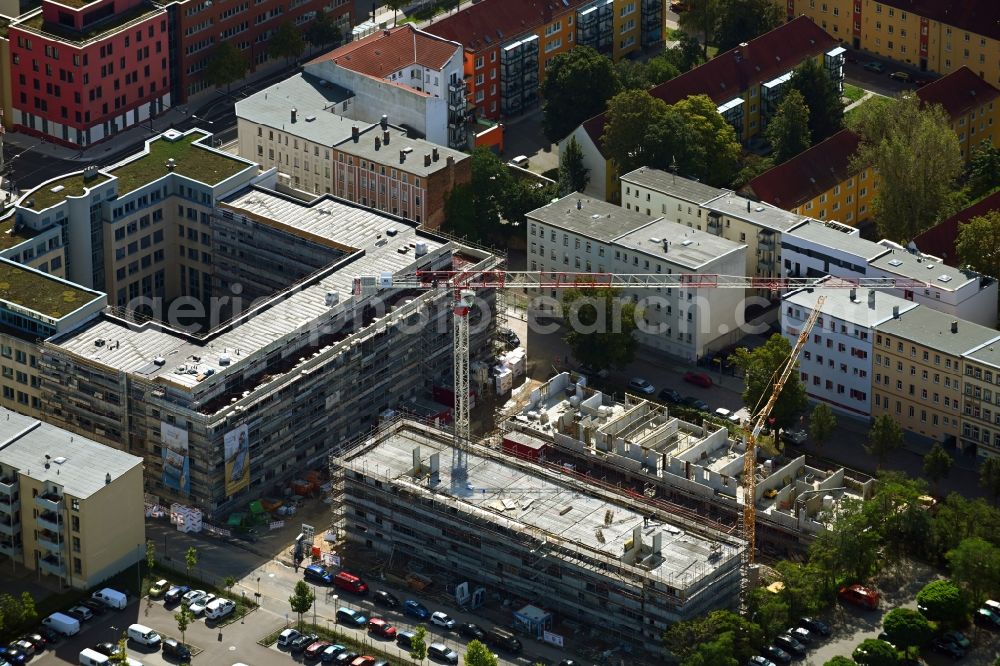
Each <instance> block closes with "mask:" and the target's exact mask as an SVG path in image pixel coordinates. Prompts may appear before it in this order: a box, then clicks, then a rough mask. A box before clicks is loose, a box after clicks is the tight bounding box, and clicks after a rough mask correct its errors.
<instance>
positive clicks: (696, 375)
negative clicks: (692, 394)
mask: <svg viewBox="0 0 1000 666" xmlns="http://www.w3.org/2000/svg"><path fill="white" fill-rule="evenodd" d="M684 381H686V382H687V383H689V384H694V385H695V386H700V387H702V388H712V378H711V377H709V376H708V375H706V374H705V373H704V372H685V373H684Z"/></svg>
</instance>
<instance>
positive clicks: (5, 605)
mask: <svg viewBox="0 0 1000 666" xmlns="http://www.w3.org/2000/svg"><path fill="white" fill-rule="evenodd" d="M0 615H3V619H4V626H5V627H7V628H8V629H17V628H18V627H20V626H21V624H22V620H21V618H22V610H21V605H20V604H19V603H18V601H17V599H15V598H14V597H13V595H11V594H9V593H7V592H4V593H3V594H0Z"/></svg>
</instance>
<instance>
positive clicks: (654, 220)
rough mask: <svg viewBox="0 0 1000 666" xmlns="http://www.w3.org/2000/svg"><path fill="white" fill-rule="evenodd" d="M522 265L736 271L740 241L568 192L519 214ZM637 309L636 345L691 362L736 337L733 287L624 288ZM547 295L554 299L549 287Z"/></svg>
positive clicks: (738, 299) (737, 302)
mask: <svg viewBox="0 0 1000 666" xmlns="http://www.w3.org/2000/svg"><path fill="white" fill-rule="evenodd" d="M527 217H528V224H527V248H528V268H529V269H530V270H533V271H535V270H537V271H542V272H583V273H593V272H596V273H619V274H627V273H650V274H666V275H670V274H672V273H713V274H720V275H740V274H742V270H743V267H744V264H745V254H746V245H745V244H740V243H735V242H732V241H728V240H726V239H724V238H720V237H718V236H715V235H713V234H709V233H706V232H704V231H698V230H696V229H693V228H689V227H686V226H682V225H678V224H677V223H675V222H672V221H669V220H666V219H664V218H661V217H651V216H648V215H645V214H644V213H641V212H638V211H633V210H627V209H623V208H621V207H619V206H616V205H614V204H611V203H607V202H605V201H601V200H597V199H591V198H586V197H585V196H584V195H582V194H570V195H568V196H566V197H563V198H562V199H559V200H558V201H555V202H553V203H550V204H548V205H547V206H543V207H542V208H539V209H537V210H534V211H532V212H530V213H528V215H527ZM625 293H626V295H628V296H631V297H632V298H633V300H635V301H636V303H637V304H639V305H640V306H641V307H642V310H643V313H644V317H643V323H642V324H641V326H640V331H639V332H638V333H637V338H638V339H639V341H640V343H642V344H643V345H646V346H648V347H650V348H653V349H657V350H659V351H662V352H664V353H666V354H669V355H671V356H675V357H678V358H683V359H685V360H688V361H694V360H696V359H697V358H699V357H701V356H704V355H705V354H706V353H708V352H709V351H712V350H714V349H719V348H722V347H725V346H726V345H728V344H730V343H732V342H735V341H736V340H737V339H739V337H740V336H741V332H740V326H741V324H742V322H743V313H744V310H745V304H744V293H743V291H741V290H739V289H709V288H694V289H671V288H666V287H664V288H650V289H637V290H630V291H626V292H625ZM548 295H549V296H551V297H553V298H559V297H560V294H558V293H557V292H556V291H555V290H552V291H551V292H550V293H549V294H548Z"/></svg>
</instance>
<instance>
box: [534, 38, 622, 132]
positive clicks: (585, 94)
mask: <svg viewBox="0 0 1000 666" xmlns="http://www.w3.org/2000/svg"><path fill="white" fill-rule="evenodd" d="M620 90H621V84H620V83H619V81H618V77H617V76H616V74H615V68H614V65H613V64H612V63H611V60H609V59H608V58H605V57H604V56H603V55H601V54H600V53H598V52H597V51H595V50H594V49H592V48H591V47H589V46H578V47H576V48H574V49H572V50H571V51H567V52H565V53H560V54H559V55H557V56H555V57H554V58H552V59H551V60H550V61H549V64H548V66H547V67H546V69H545V79H544V81H542V86H541V93H542V97H543V98H544V100H545V101H544V102H543V104H542V114H543V115H542V130H543V131H544V133H545V136H546V137H547V138H548V139H549V140H550V141H559V140H561V139H562V138H563V137H565V136H566V135H567V134H569V133H570V132H572V131H573V130H574V129H575V128H576V127H577V125H579V124H580V123H582V122H583V121H584V120H586V119H588V118H591V117H593V116H596V115H597V114H599V113H600V112H602V111H604V107H605V106H606V104H607V101H608V100H609V99H611V98H612V97H614V96H615V95H616V94H618V92H619V91H620Z"/></svg>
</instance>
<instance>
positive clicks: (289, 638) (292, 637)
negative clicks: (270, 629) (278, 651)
mask: <svg viewBox="0 0 1000 666" xmlns="http://www.w3.org/2000/svg"><path fill="white" fill-rule="evenodd" d="M301 635H302V634H300V633H299V632H297V631H295V630H294V629H285V630H284V631H282V632H281V633H280V634H278V647H279V648H291V647H292V643H294V642H295V641H296V640H298V638H299V636H301Z"/></svg>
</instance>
